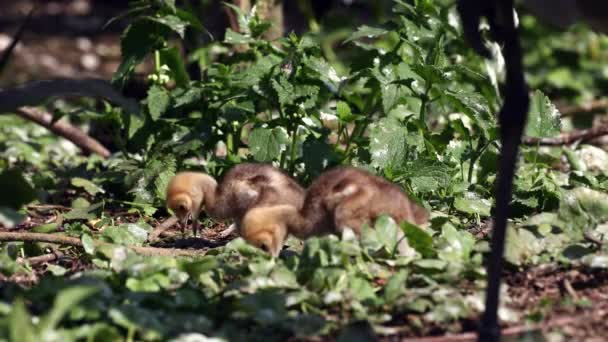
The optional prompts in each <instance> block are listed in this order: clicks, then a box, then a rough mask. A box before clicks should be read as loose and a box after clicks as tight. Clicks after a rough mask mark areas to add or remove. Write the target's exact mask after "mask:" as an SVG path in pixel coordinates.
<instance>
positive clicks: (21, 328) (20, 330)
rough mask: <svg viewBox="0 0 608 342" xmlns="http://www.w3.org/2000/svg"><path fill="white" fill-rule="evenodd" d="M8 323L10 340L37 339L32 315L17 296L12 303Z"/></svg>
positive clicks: (25, 341)
mask: <svg viewBox="0 0 608 342" xmlns="http://www.w3.org/2000/svg"><path fill="white" fill-rule="evenodd" d="M9 324H10V328H9V329H10V337H11V341H23V342H36V341H38V338H37V336H36V335H37V333H36V330H35V328H34V326H33V325H32V317H31V316H30V314H29V313H28V312H27V309H26V308H25V304H24V303H23V299H21V298H18V299H16V300H15V302H14V303H13V308H12V310H11V314H10V321H9Z"/></svg>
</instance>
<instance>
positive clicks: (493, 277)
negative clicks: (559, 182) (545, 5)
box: [458, 0, 529, 341]
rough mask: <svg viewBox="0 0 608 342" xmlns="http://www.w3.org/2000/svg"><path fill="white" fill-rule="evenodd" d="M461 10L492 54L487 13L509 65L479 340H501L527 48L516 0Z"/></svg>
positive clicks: (477, 43) (477, 2) (473, 35)
mask: <svg viewBox="0 0 608 342" xmlns="http://www.w3.org/2000/svg"><path fill="white" fill-rule="evenodd" d="M458 10H459V12H460V14H461V18H462V21H463V28H464V33H465V37H466V38H467V40H468V41H469V43H470V44H471V45H472V46H473V47H474V48H475V50H476V51H477V52H479V53H480V54H482V55H484V56H488V51H487V49H486V48H485V47H484V46H483V43H482V39H481V35H480V33H479V27H478V26H479V22H480V19H481V18H482V17H486V18H487V19H488V21H489V24H490V29H491V33H492V35H493V36H494V38H495V39H496V40H497V41H498V42H499V43H502V45H503V56H504V58H505V66H506V84H505V101H504V104H503V107H502V108H501V110H500V113H499V117H498V121H499V124H500V139H501V143H502V150H501V155H500V160H499V165H498V183H497V186H496V189H495V191H496V193H495V199H496V212H495V213H494V228H493V230H492V251H491V253H490V257H489V259H488V264H487V269H488V278H487V279H488V285H487V290H486V305H485V312H484V314H483V317H482V320H481V324H480V326H479V341H499V340H500V325H499V322H498V314H497V313H498V306H499V303H500V301H499V294H500V283H501V275H502V270H503V263H504V262H503V254H504V245H505V236H506V229H507V220H508V218H509V202H510V201H511V195H512V190H513V177H514V175H515V168H516V163H517V154H518V151H519V144H520V142H521V136H522V133H523V130H524V127H525V124H526V118H527V114H528V104H529V98H528V88H527V85H526V82H525V79H524V74H523V65H522V51H521V46H520V44H519V37H518V34H517V28H516V27H515V22H514V17H513V15H514V14H513V0H494V1H484V0H460V1H459V2H458Z"/></svg>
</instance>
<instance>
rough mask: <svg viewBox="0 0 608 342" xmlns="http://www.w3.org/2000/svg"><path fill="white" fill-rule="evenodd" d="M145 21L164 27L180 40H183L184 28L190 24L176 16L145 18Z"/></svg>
mask: <svg viewBox="0 0 608 342" xmlns="http://www.w3.org/2000/svg"><path fill="white" fill-rule="evenodd" d="M146 19H147V20H152V21H154V22H157V23H159V24H162V25H164V26H166V27H167V28H169V29H171V31H173V32H175V33H177V34H178V35H179V36H180V38H182V39H184V36H185V34H186V26H188V25H189V24H190V23H189V22H187V21H184V20H182V19H181V18H180V17H178V16H176V15H165V16H162V17H146Z"/></svg>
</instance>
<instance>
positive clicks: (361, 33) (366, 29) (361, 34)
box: [344, 25, 389, 43]
mask: <svg viewBox="0 0 608 342" xmlns="http://www.w3.org/2000/svg"><path fill="white" fill-rule="evenodd" d="M388 32H389V31H388V30H386V29H383V28H377V27H371V26H367V25H362V26H359V27H358V28H357V31H355V32H354V33H353V34H351V35H350V37H348V39H346V40H345V41H344V42H345V43H348V42H350V41H353V40H357V39H360V38H377V37H380V36H383V35H385V34H387V33H388Z"/></svg>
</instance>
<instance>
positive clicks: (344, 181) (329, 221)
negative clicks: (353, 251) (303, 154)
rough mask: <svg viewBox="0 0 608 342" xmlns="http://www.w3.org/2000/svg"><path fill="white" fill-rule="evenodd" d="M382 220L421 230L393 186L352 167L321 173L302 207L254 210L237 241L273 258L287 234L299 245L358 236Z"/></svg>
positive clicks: (423, 216) (418, 210) (413, 210)
mask: <svg viewBox="0 0 608 342" xmlns="http://www.w3.org/2000/svg"><path fill="white" fill-rule="evenodd" d="M382 214H387V215H389V216H391V217H392V218H393V219H394V220H395V221H396V222H401V221H409V222H412V223H415V224H419V225H420V224H424V223H425V222H427V220H428V213H427V211H426V210H425V209H424V208H422V207H420V206H419V205H417V204H416V203H415V202H413V201H412V200H410V199H409V198H408V197H407V196H406V195H405V193H404V192H403V191H402V190H401V189H400V188H399V187H398V186H397V185H395V184H393V183H390V182H388V181H387V180H385V179H384V178H381V177H378V176H374V175H372V174H370V173H368V172H366V171H364V170H361V169H357V168H353V167H337V168H334V169H331V170H329V171H327V172H324V173H322V174H321V175H320V176H319V177H318V178H317V179H316V180H315V181H314V182H313V183H312V184H311V185H310V187H309V188H308V190H307V193H306V198H305V200H304V205H303V206H302V209H300V210H298V209H297V208H295V207H294V206H289V205H275V206H258V207H255V208H253V209H251V210H250V211H249V212H247V214H246V215H245V216H244V217H243V220H242V222H241V236H243V238H244V239H245V240H246V241H248V242H249V243H250V244H252V245H254V246H257V247H259V248H261V249H263V250H266V251H268V252H269V253H271V254H272V255H273V256H277V255H278V254H279V252H280V251H281V248H282V247H283V243H284V241H285V239H286V237H287V235H288V234H292V235H294V236H296V237H297V238H300V239H305V238H307V237H310V236H313V235H323V234H329V233H334V234H340V233H341V232H342V231H343V230H344V229H345V228H347V227H348V228H350V229H352V230H353V231H354V232H355V233H356V234H360V232H361V227H362V226H363V225H364V224H366V223H367V224H372V223H373V222H374V221H375V220H376V219H377V218H378V217H379V216H380V215H382Z"/></svg>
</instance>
